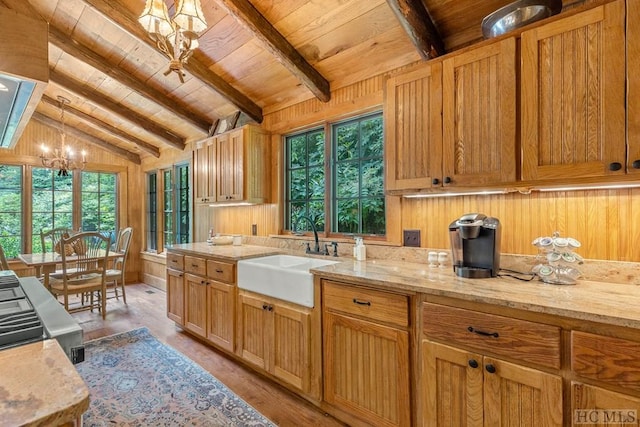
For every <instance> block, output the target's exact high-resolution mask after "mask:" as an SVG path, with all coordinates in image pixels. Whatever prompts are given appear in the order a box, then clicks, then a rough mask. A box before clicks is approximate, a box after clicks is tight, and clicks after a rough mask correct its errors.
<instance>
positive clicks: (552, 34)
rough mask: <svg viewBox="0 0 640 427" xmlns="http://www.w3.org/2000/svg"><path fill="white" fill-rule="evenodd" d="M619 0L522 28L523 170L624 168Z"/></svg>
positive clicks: (589, 173) (559, 175) (552, 175)
mask: <svg viewBox="0 0 640 427" xmlns="http://www.w3.org/2000/svg"><path fill="white" fill-rule="evenodd" d="M624 13H625V12H624V1H622V0H618V1H615V2H612V3H608V4H605V5H603V6H599V7H596V8H593V9H589V10H587V11H584V12H582V13H578V14H576V15H574V16H570V17H568V18H565V19H559V20H557V21H554V22H551V23H549V24H547V25H542V26H540V27H537V28H535V29H532V30H529V31H525V32H523V33H522V78H521V114H522V117H521V119H522V156H523V158H522V177H523V179H524V180H538V179H564V178H581V177H598V176H605V175H612V174H624V172H625V167H624V165H625V162H626V157H625V150H626V148H625V140H626V138H625V38H624V37H625V35H624V28H625V21H624V18H625V15H624Z"/></svg>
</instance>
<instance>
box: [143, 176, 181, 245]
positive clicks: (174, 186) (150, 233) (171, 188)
mask: <svg viewBox="0 0 640 427" xmlns="http://www.w3.org/2000/svg"><path fill="white" fill-rule="evenodd" d="M159 206H161V207H162V210H161V211H158V207H159ZM158 215H160V216H158ZM158 218H160V223H159V224H158ZM159 239H162V241H160V240H159ZM190 241H191V194H190V183H189V164H179V165H175V166H173V167H172V168H169V169H164V170H162V171H160V172H157V171H153V172H149V173H147V250H148V251H157V250H158V248H163V247H167V246H169V245H172V244H174V243H188V242H190Z"/></svg>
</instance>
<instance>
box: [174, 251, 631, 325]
mask: <svg viewBox="0 0 640 427" xmlns="http://www.w3.org/2000/svg"><path fill="white" fill-rule="evenodd" d="M170 249H171V250H173V251H176V252H179V253H183V254H191V255H196V256H197V255H199V256H203V255H204V256H211V257H216V258H222V259H228V260H231V261H233V260H240V259H245V258H255V257H259V256H267V255H274V254H277V253H288V254H295V255H302V256H304V254H302V253H300V252H295V253H294V252H292V251H289V250H286V249H279V248H273V247H268V246H252V245H241V246H233V245H224V246H210V245H208V244H207V243H188V244H181V245H173V246H172V247H171V248H170ZM321 258H326V257H321ZM331 259H332V260H336V261H340V262H339V263H337V264H333V265H327V266H323V267H318V268H315V269H312V270H311V272H312V273H314V274H316V275H318V276H321V277H324V278H328V279H334V280H342V281H348V282H351V283H356V284H362V285H367V286H370V287H376V288H380V289H386V290H390V291H402V292H409V293H423V294H429V295H439V296H446V297H452V298H459V299H462V300H467V301H473V302H479V303H486V304H494V305H497V306H504V307H511V308H516V309H521V310H526V311H532V312H538V313H546V314H552V315H557V316H564V317H568V318H572V319H577V320H588V321H594V322H602V323H606V324H611V325H618V326H624V327H632V328H637V329H640V310H638V307H640V286H637V285H633V284H620V283H607V282H597V281H589V280H580V279H579V280H578V283H577V284H575V285H549V284H545V283H543V282H541V281H539V280H537V279H534V280H533V281H530V282H526V281H522V280H517V279H515V278H512V277H496V278H490V279H467V278H462V277H458V276H456V275H455V274H454V273H453V269H452V268H451V267H449V268H444V269H443V268H430V267H429V266H428V265H426V264H419V263H412V262H406V261H397V260H379V259H376V260H369V261H355V260H353V259H351V258H346V257H340V258H333V257H331Z"/></svg>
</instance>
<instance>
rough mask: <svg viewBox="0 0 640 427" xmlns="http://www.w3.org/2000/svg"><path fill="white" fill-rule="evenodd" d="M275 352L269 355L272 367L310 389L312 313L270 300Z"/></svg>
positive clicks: (272, 338)
mask: <svg viewBox="0 0 640 427" xmlns="http://www.w3.org/2000/svg"><path fill="white" fill-rule="evenodd" d="M270 307H272V310H270V315H272V316H273V333H272V336H271V337H269V338H268V339H270V340H271V342H273V354H272V355H271V356H270V358H269V371H270V372H271V373H272V374H273V375H275V376H276V377H278V378H280V379H281V380H283V381H286V382H287V383H289V384H291V385H292V386H294V387H296V388H298V389H300V390H302V391H304V392H307V391H308V390H309V381H310V377H309V365H310V353H309V352H310V349H309V347H310V343H311V336H310V333H311V329H310V327H311V323H310V322H311V314H310V313H309V312H308V311H305V310H303V309H299V310H297V309H293V308H290V307H284V306H283V305H279V304H277V303H271V304H270Z"/></svg>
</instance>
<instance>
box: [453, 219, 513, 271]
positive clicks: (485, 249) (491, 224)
mask: <svg viewBox="0 0 640 427" xmlns="http://www.w3.org/2000/svg"><path fill="white" fill-rule="evenodd" d="M449 237H450V239H451V252H452V256H453V271H454V272H455V273H456V274H457V275H458V276H460V277H469V278H474V279H479V278H485V277H496V276H497V275H498V270H500V221H499V220H498V218H491V217H487V216H486V215H484V214H480V213H470V214H465V215H462V216H461V217H460V218H458V219H456V220H455V221H453V222H452V223H451V225H449Z"/></svg>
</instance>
